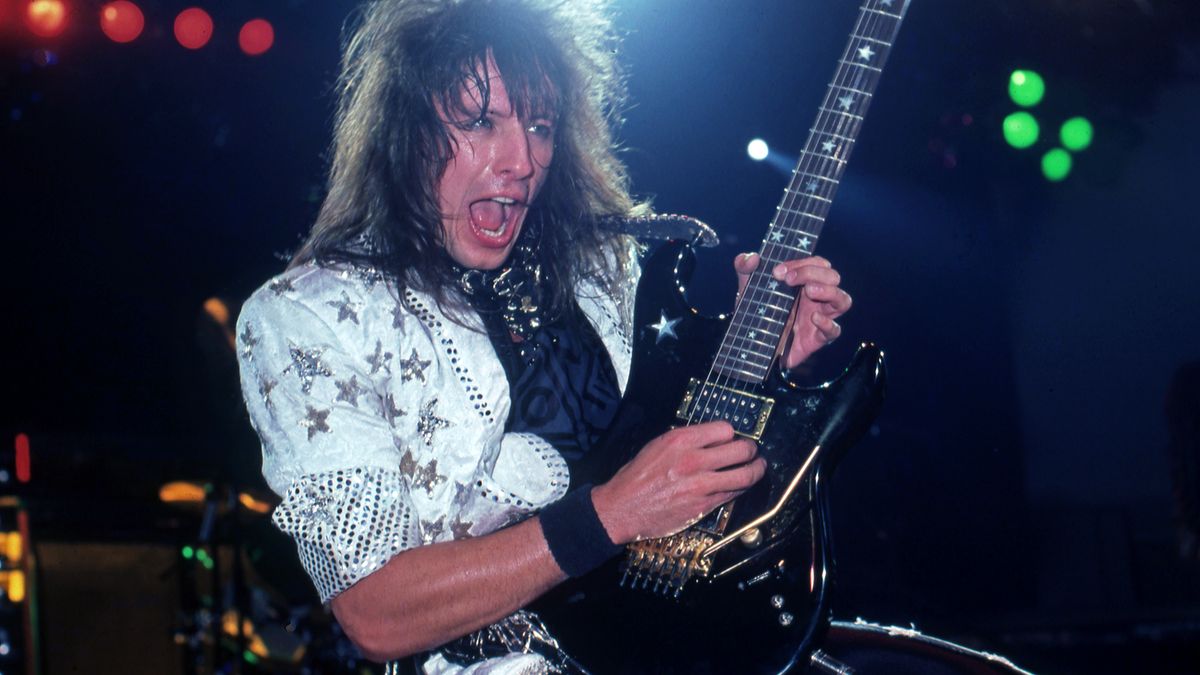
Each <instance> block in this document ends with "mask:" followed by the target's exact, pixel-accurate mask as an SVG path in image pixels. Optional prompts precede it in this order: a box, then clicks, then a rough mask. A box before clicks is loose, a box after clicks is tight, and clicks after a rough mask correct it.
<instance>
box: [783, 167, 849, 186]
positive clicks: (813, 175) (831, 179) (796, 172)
mask: <svg viewBox="0 0 1200 675" xmlns="http://www.w3.org/2000/svg"><path fill="white" fill-rule="evenodd" d="M792 173H793V174H798V175H801V176H808V177H809V178H816V179H817V180H824V181H829V182H830V183H833V184H834V185H837V184H838V180H837V179H836V178H830V177H829V176H822V175H820V174H815V173H809V172H807V171H801V170H799V169H797V170H795V171H793V172H792Z"/></svg>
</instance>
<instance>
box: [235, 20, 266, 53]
mask: <svg viewBox="0 0 1200 675" xmlns="http://www.w3.org/2000/svg"><path fill="white" fill-rule="evenodd" d="M273 44H275V29H274V28H272V27H271V22H270V21H267V20H266V19H251V20H249V21H247V22H246V23H245V25H243V26H242V30H241V31H239V32H238V46H239V47H241V48H242V51H243V52H245V53H246V55H247V56H259V55H261V54H265V53H266V51H267V50H268V49H270V48H271V45H273Z"/></svg>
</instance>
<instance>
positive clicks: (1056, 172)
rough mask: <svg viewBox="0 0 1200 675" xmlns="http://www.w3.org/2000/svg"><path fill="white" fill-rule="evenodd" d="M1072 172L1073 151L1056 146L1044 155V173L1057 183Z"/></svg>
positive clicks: (1047, 178) (1048, 178) (1047, 177)
mask: <svg viewBox="0 0 1200 675" xmlns="http://www.w3.org/2000/svg"><path fill="white" fill-rule="evenodd" d="M1069 173H1071V153H1069V152H1067V151H1066V150H1063V149H1062V148H1055V149H1053V150H1051V151H1050V152H1047V153H1046V154H1044V155H1042V175H1043V176H1045V177H1046V180H1049V181H1053V182H1055V183H1057V182H1058V181H1060V180H1062V179H1064V178H1066V177H1067V174H1069Z"/></svg>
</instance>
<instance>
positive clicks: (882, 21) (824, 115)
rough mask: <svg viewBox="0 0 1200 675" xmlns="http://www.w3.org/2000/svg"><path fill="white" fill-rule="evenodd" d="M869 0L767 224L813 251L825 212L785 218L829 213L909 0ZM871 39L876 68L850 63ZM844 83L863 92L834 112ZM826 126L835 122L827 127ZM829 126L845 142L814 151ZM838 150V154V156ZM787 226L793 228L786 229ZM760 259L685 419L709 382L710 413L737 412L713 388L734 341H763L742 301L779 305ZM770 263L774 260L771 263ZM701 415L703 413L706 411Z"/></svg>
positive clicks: (769, 245)
mask: <svg viewBox="0 0 1200 675" xmlns="http://www.w3.org/2000/svg"><path fill="white" fill-rule="evenodd" d="M873 1H874V0H868V2H865V3H864V4H863V5H862V6H861V7H860V11H859V17H858V20H857V21H856V23H855V26H854V29H853V30H852V31H851V38H850V39H849V40H848V41H847V44H846V47H845V51H844V52H843V54H842V59H841V60H840V61H839V63H838V66H837V68H836V69H835V72H834V77H833V79H832V81H831V82H830V85H829V86H828V88H827V89H828V90H827V91H826V93H825V96H824V97H823V100H822V105H821V106H820V107H819V110H818V114H817V117H816V122H815V123H814V125H813V132H816V133H810V138H809V141H810V142H809V143H806V145H805V152H804V153H803V156H802V158H801V161H800V162H799V163H798V166H797V168H796V170H795V171H794V172H793V176H792V179H791V180H790V181H789V185H788V189H787V190H785V193H784V197H783V199H782V201H781V204H780V210H779V211H777V215H776V218H775V219H774V221H773V222H772V223H771V226H770V227H769V228H768V229H769V230H771V231H783V232H784V233H785V236H786V235H788V234H790V235H792V238H793V239H794V237H795V235H796V234H797V233H800V234H802V235H803V236H805V237H811V241H810V243H809V246H807V247H799V248H800V249H801V250H803V249H805V248H807V250H808V251H812V250H813V249H814V248H815V246H816V243H817V241H818V240H819V237H820V234H821V231H822V229H823V225H824V223H823V218H824V216H825V214H820V217H819V218H814V219H813V220H815V222H816V225H815V226H814V227H810V228H808V229H811V230H812V231H811V232H808V231H806V229H805V228H802V227H799V225H798V224H797V225H794V226H790V225H789V223H790V222H791V221H799V223H803V218H805V216H802V215H801V213H797V211H800V212H802V213H813V214H814V215H818V214H819V212H820V211H822V210H824V211H825V213H826V214H827V213H828V208H829V204H830V202H831V201H832V197H833V194H834V193H835V192H836V190H837V187H838V185H839V183H840V174H841V173H842V172H843V171H844V167H845V164H846V162H848V161H849V156H850V154H851V152H852V150H853V144H854V143H855V142H856V140H857V136H858V133H859V131H860V130H861V125H862V121H863V119H864V118H865V116H866V112H867V109H868V107H869V105H870V102H871V100H872V98H873V95H874V91H875V88H876V86H877V84H878V82H879V78H880V76H881V70H882V66H883V65H884V64H885V62H886V60H887V56H888V51H890V49H891V46H892V43H893V42H894V39H895V36H896V34H897V33H898V30H899V25H900V22H901V21H902V19H903V10H904V8H905V7H906V5H907V0H902V2H903V3H904V4H903V5H902V7H901V12H900V14H899V15H890V16H888V17H885V16H884V15H883V14H877V13H876V12H877V11H878V12H881V11H883V8H879V9H878V10H876V11H870V10H872V9H875V8H873V7H872V6H871V5H872V2H873ZM889 14H890V13H889ZM864 18H865V21H864ZM889 23H890V24H891V25H890V26H889V25H887V24H889ZM881 26H882V29H881ZM889 28H890V30H889ZM880 33H882V34H880ZM863 38H867V40H863ZM872 40H877V41H879V42H880V43H882V44H883V45H884V47H883V48H882V50H881V51H883V53H882V54H880V57H881V58H880V59H879V60H878V61H876V64H878V65H877V66H876V67H877V68H879V69H880V70H878V71H871V70H868V69H866V68H861V67H855V66H853V65H848V64H851V63H853V56H854V52H855V51H857V49H856V48H855V47H854V44H855V42H856V41H857V42H859V43H860V45H862V46H869V45H870V44H871V41H872ZM863 43H865V44H863ZM864 74H865V75H864ZM847 88H850V89H851V90H857V91H858V92H861V93H863V94H864V96H863V98H862V99H861V100H860V101H859V102H858V104H857V105H856V106H853V107H849V106H848V107H847V109H846V110H845V112H846V113H850V114H846V115H843V114H839V113H838V112H836V111H835V108H834V106H833V105H826V104H832V103H834V102H835V101H836V98H837V97H836V96H835V94H836V92H837V91H838V90H841V91H846V90H847ZM834 115H836V116H837V119H836V120H835V121H834V123H833V124H832V125H830V122H829V119H830V117H831V116H834ZM830 126H832V127H833V128H832V129H830V128H828V127H830ZM818 130H820V131H818ZM829 132H831V133H833V134H836V136H839V137H841V138H842V139H843V143H845V146H844V151H843V148H838V149H836V150H835V151H834V153H833V154H830V155H828V156H824V155H821V154H818V153H817V152H815V150H816V145H815V144H816V141H817V133H820V134H821V135H825V136H826V137H828V133H829ZM847 139H848V140H847ZM839 154H840V155H841V157H838V155H839ZM839 159H840V162H839ZM802 169H807V171H803V170H802ZM806 174H807V175H808V177H809V179H810V180H812V174H815V175H817V176H831V175H832V176H834V177H833V178H830V179H829V180H828V181H823V182H828V183H831V186H830V187H828V188H827V189H825V190H822V189H820V188H821V185H820V184H818V186H817V188H818V189H815V190H813V191H811V192H810V191H801V190H798V189H796V188H798V186H799V183H800V182H801V181H802V180H803V179H804V176H805V175H806ZM814 196H815V197H819V198H822V199H826V200H829V201H826V202H825V203H824V204H823V205H819V206H820V208H813V207H814V206H818V202H817V201H816V200H815V199H814ZM806 203H807V205H808V206H809V208H808V209H798V208H796V207H797V206H803V205H805V204H806ZM785 209H787V210H785ZM789 230H794V231H791V232H789ZM777 244H783V242H782V241H781V242H774V241H771V240H770V239H768V240H766V241H764V245H763V250H762V253H761V254H760V259H761V260H762V261H763V262H766V261H767V260H769V259H773V258H774V257H775V256H774V255H771V256H770V257H768V255H767V253H768V249H773V251H772V252H775V251H774V250H777V249H781V248H782V249H787V248H793V249H795V248H796V247H789V246H787V245H777ZM809 255H811V253H809ZM763 262H760V269H758V270H755V273H754V274H752V276H751V278H750V279H749V280H748V283H747V286H746V289H745V292H744V293H743V297H742V298H741V299H739V302H738V305H737V306H736V307H735V310H734V315H733V320H732V321H731V326H730V328H729V330H728V332H727V334H726V338H727V339H726V340H723V341H722V346H721V349H719V350H718V354H717V358H716V359H714V362H713V364H712V366H711V367H710V370H709V374H708V376H707V377H706V378H705V380H704V385H702V387H701V388H700V390H699V391H698V392H697V394H696V396H697V398H696V401H695V403H694V405H693V406H692V410H691V411H690V412H689V415H688V423H689V424H694V423H695V422H696V420H697V419H699V418H700V417H701V414H702V412H703V411H704V410H706V408H704V407H702V406H701V405H700V404H701V402H702V400H703V398H704V397H703V392H704V391H705V390H706V389H708V388H709V387H710V386H711V391H713V394H712V396H713V397H714V398H715V400H716V401H717V402H716V403H715V404H714V405H713V408H715V414H713V416H712V417H711V418H710V419H723V418H728V417H729V416H730V414H731V411H732V413H734V415H733V416H734V417H735V418H736V417H737V415H736V408H737V407H738V405H739V403H738V402H737V401H736V400H727V402H722V401H721V400H720V397H719V396H718V395H717V393H716V391H717V390H716V387H728V386H729V385H730V384H732V381H733V380H735V379H740V378H736V377H733V375H732V374H731V373H730V372H729V371H730V370H731V368H730V367H729V365H730V363H731V362H733V363H737V362H738V361H739V360H740V361H742V362H745V359H746V355H747V352H745V351H743V352H742V353H741V359H735V358H733V357H732V355H731V354H730V353H729V352H731V351H733V350H739V349H740V347H739V346H738V343H739V342H742V343H745V342H747V341H749V342H750V343H751V344H750V346H749V348H748V349H749V350H750V353H753V354H755V355H756V356H757V355H758V352H759V351H760V350H759V349H758V348H759V346H761V345H762V344H763V343H761V341H755V340H754V339H753V337H749V336H747V337H742V335H741V332H742V330H743V329H746V330H755V331H756V333H755V334H757V331H760V330H762V328H761V325H759V324H756V325H755V326H754V327H750V326H746V325H745V317H746V316H747V314H746V312H744V311H739V310H740V308H741V306H742V303H743V302H747V303H749V305H748V306H754V305H755V304H758V303H762V304H765V305H767V306H769V307H772V308H774V309H775V310H779V309H782V308H779V307H777V306H776V305H773V304H771V302H770V299H771V298H770V295H771V294H774V293H775V291H774V290H773V289H772V290H765V289H763V288H762V283H761V281H762V278H763V277H764V276H767V270H768V269H770V268H769V267H766V266H764V265H763ZM770 264H771V265H772V266H773V264H774V263H770ZM755 276H758V277H759V278H758V279H755ZM755 282H759V283H755ZM764 294H767V297H766V301H765V302H764V300H763V298H762V296H763V295H764ZM797 300H798V295H797V296H796V297H794V298H793V299H792V300H791V301H790V302H791V303H792V304H794V303H795V302H796V301H797ZM789 309H790V308H789ZM789 315H790V311H789ZM783 319H784V322H785V324H786V320H787V317H786V316H785V317H783ZM756 321H757V320H756ZM788 328H790V326H788V325H785V326H784V328H783V332H782V334H781V335H779V336H778V339H779V340H786V338H787V335H786V334H787V330H788ZM747 335H749V334H747ZM777 347H778V342H777V343H776V346H775V348H773V349H772V351H771V354H770V355H769V356H763V357H762V358H765V359H767V365H766V366H760V368H761V369H762V370H764V371H767V372H769V367H770V364H771V363H773V361H774V358H775V351H776V350H777ZM756 365H757V364H756ZM719 366H724V367H722V368H720V370H717V369H718V367H719ZM714 370H717V372H718V377H717V378H716V379H715V380H714V378H713V377H712V374H713V371H714ZM705 416H707V414H706V415H705Z"/></svg>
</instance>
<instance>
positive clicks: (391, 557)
mask: <svg viewBox="0 0 1200 675" xmlns="http://www.w3.org/2000/svg"><path fill="white" fill-rule="evenodd" d="M614 46H615V40H614V39H613V37H612V32H611V26H610V23H609V21H608V19H607V17H606V16H605V14H604V12H603V8H602V7H600V6H599V5H598V4H597V3H592V2H580V1H579V0H437V1H434V0H380V1H379V2H375V3H373V4H370V5H368V6H367V7H365V8H364V11H363V13H362V15H361V17H360V19H359V21H358V23H357V25H356V28H355V29H354V30H353V31H352V34H351V37H350V39H349V40H348V42H347V44H346V48H345V54H344V59H343V64H342V76H341V80H340V83H339V85H340V86H339V96H340V99H339V100H340V105H339V109H338V115H337V121H336V135H335V139H334V143H333V159H332V167H331V170H330V179H329V186H328V194H327V197H326V199H325V201H324V204H323V206H322V208H321V211H320V215H319V216H318V219H317V222H316V224H315V226H314V227H313V229H312V232H311V234H310V235H309V237H308V240H307V241H306V242H305V244H304V246H303V247H302V248H301V250H300V251H299V253H298V254H297V255H296V257H295V259H294V260H293V261H292V264H291V265H290V267H289V268H288V269H287V270H286V271H285V272H284V273H283V274H281V275H280V276H278V277H276V278H274V279H273V280H271V281H269V282H268V283H267V284H266V285H264V286H263V287H262V288H261V289H259V290H258V291H257V292H256V293H255V294H254V295H253V296H252V297H251V298H250V299H249V300H248V301H247V303H246V305H245V307H244V308H243V311H242V315H241V317H240V319H239V322H238V324H239V325H238V353H239V359H240V362H241V372H242V387H243V393H244V395H245V398H246V404H247V407H248V409H249V411H250V416H251V420H252V422H253V423H254V426H255V428H256V430H257V431H258V433H259V435H260V437H261V439H262V443H263V473H264V475H265V476H266V478H267V480H268V482H269V483H270V485H271V487H272V488H273V489H274V490H275V491H276V492H277V493H279V494H280V496H281V497H282V498H283V501H282V503H281V504H280V506H279V508H278V509H277V510H276V513H275V522H276V523H277V524H278V525H279V526H280V527H281V529H283V530H284V531H285V532H287V533H288V534H290V535H291V536H293V537H294V538H295V540H296V543H297V548H298V551H299V555H300V558H301V561H302V562H303V564H304V566H305V569H306V570H307V571H308V572H309V574H310V576H312V578H313V581H314V583H315V584H316V587H317V589H318V591H319V593H320V595H321V599H322V601H325V602H330V603H331V605H332V608H333V611H334V613H335V615H336V616H337V618H338V620H339V622H340V623H341V624H342V626H343V627H344V629H345V630H346V632H347V634H348V635H349V636H350V637H351V639H352V640H353V641H354V642H355V643H356V644H357V645H358V646H359V647H360V649H361V650H362V651H363V653H364V654H365V655H366V656H367V657H368V658H371V659H375V660H380V661H387V660H392V659H398V658H401V657H404V656H406V655H410V654H419V653H422V652H425V651H428V650H436V651H433V652H432V653H431V654H430V655H429V656H428V657H425V658H423V659H422V667H423V668H424V669H425V670H426V671H427V672H439V673H444V672H457V671H458V670H459V669H462V668H466V669H471V672H535V671H537V670H538V669H541V670H542V671H545V670H555V669H562V668H565V667H566V665H565V664H566V663H567V661H566V658H565V656H563V655H562V654H561V653H559V652H557V651H556V650H555V648H554V644H553V638H552V636H549V635H546V634H545V631H544V629H543V627H541V626H540V625H539V624H538V622H537V620H536V617H534V616H532V615H531V614H530V613H528V612H526V611H524V610H522V608H523V607H525V606H526V605H527V604H528V603H530V602H531V601H532V600H534V599H535V598H537V597H538V596H539V595H541V594H542V593H544V592H546V591H547V590H549V589H550V588H551V587H553V586H554V585H556V584H558V583H560V582H561V581H563V580H564V579H566V578H568V577H569V576H573V575H578V574H583V573H585V572H586V571H588V570H590V569H592V568H594V567H596V566H598V565H599V564H601V563H603V562H604V561H605V560H607V559H608V558H610V557H611V556H613V555H615V554H616V553H617V552H618V551H619V550H621V547H622V545H624V544H625V543H627V542H630V541H633V540H635V539H638V538H645V537H658V536H664V535H667V534H670V533H673V532H677V531H679V530H681V529H682V528H684V527H686V526H687V525H688V524H690V523H692V522H695V520H696V519H697V517H698V514H704V513H707V512H708V511H710V510H712V509H713V508H715V507H716V506H718V505H719V504H721V503H723V502H725V501H728V500H729V499H731V498H732V497H734V496H736V495H737V494H740V493H741V492H742V491H744V490H745V489H747V488H748V487H750V486H751V485H752V484H754V483H755V482H756V481H757V480H758V479H759V478H761V477H762V475H763V472H764V470H765V467H764V461H763V460H762V459H761V458H758V457H756V448H755V446H754V444H753V443H751V442H750V441H748V440H744V439H739V438H737V437H735V435H734V433H733V430H732V428H731V427H730V426H729V425H728V424H726V423H723V422H719V423H718V422H712V423H706V424H700V425H696V426H691V427H685V428H681V429H677V430H674V431H670V432H668V433H666V434H663V435H662V436H660V437H658V438H657V439H655V440H653V441H652V442H650V443H649V444H647V445H646V446H645V447H644V448H643V449H642V450H641V451H640V452H639V453H638V454H637V456H636V457H635V458H634V459H633V460H632V461H630V462H629V463H628V464H627V465H626V466H625V467H624V468H622V469H621V470H620V471H619V472H618V473H617V474H616V475H615V476H614V477H613V478H612V479H611V480H609V481H608V482H606V483H604V484H602V485H597V486H595V487H591V486H581V487H579V488H577V489H575V490H572V491H571V492H570V493H569V494H568V493H567V488H568V484H569V471H570V468H569V467H570V465H571V463H572V462H573V461H575V460H576V459H579V458H580V457H583V456H584V455H586V454H587V453H588V452H589V451H590V450H592V446H593V445H594V444H595V443H596V441H597V438H598V437H599V435H600V434H601V433H602V432H603V430H604V429H605V427H606V426H607V425H608V424H609V423H610V422H611V421H612V419H613V415H614V413H615V409H616V406H617V403H618V402H619V400H620V396H621V393H622V391H623V388H624V387H625V383H626V381H627V379H628V377H629V366H630V358H631V355H630V349H631V346H630V336H631V334H632V328H631V325H630V324H631V321H632V317H631V314H632V293H633V290H634V288H635V286H636V283H637V279H638V267H637V262H636V257H635V248H634V246H633V243H632V241H631V240H630V239H629V237H627V236H626V235H623V234H619V233H618V232H617V231H616V230H614V229H612V228H611V227H608V226H606V225H605V223H607V222H611V220H612V219H613V218H614V217H629V216H636V215H642V214H645V213H646V212H647V211H648V209H647V207H646V206H645V205H643V204H639V203H637V202H636V201H635V200H634V199H633V198H632V197H631V196H630V194H629V187H628V177H627V175H626V171H625V167H624V166H623V165H622V164H621V162H620V161H619V160H618V159H617V158H616V156H615V154H614V140H613V131H612V127H613V126H614V123H615V122H616V121H617V119H618V115H619V111H620V106H621V104H622V102H623V94H624V90H623V83H622V80H621V76H620V72H619V70H618V68H617V65H616V62H615V60H614V56H613V51H614ZM757 263H758V261H757V259H756V258H755V257H754V256H742V257H739V259H738V260H737V261H735V267H736V268H737V271H738V273H739V275H740V276H741V277H742V280H743V283H744V280H745V278H746V277H747V276H748V275H749V273H750V272H751V271H752V270H753V269H754V267H755V266H756V265H757ZM773 274H775V276H776V277H777V278H778V279H780V280H781V281H782V282H784V283H786V284H789V285H791V286H794V287H798V286H804V290H803V292H802V296H801V302H800V303H799V304H798V310H797V312H796V318H795V324H794V327H793V332H792V339H791V342H790V346H789V348H788V350H787V352H786V354H784V355H783V359H784V361H785V363H786V364H787V365H795V364H797V363H799V362H800V361H801V360H803V359H804V358H806V357H807V356H808V355H809V354H811V353H812V352H814V351H816V350H817V349H819V348H820V347H821V346H823V345H825V344H826V343H828V342H830V341H832V340H833V339H835V338H836V337H837V335H838V334H839V333H840V331H841V328H840V327H839V326H838V325H837V323H836V321H835V319H836V318H837V317H838V316H839V315H840V314H842V313H843V312H845V311H846V310H847V309H848V308H849V305H850V298H849V296H848V295H846V293H845V292H844V291H842V290H841V289H840V288H839V285H838V284H839V277H838V275H837V272H836V271H834V270H833V269H832V268H831V267H830V266H829V263H828V262H827V261H824V260H822V259H820V258H808V259H805V260H798V261H793V262H789V263H785V264H782V265H779V266H778V267H777V268H776V269H775V270H773ZM700 449H703V450H704V452H697V451H698V450H700ZM534 514H536V516H535V515H534ZM473 632H474V634H473V635H471V638H470V639H460V638H462V637H463V636H467V635H469V634H472V633H473ZM514 636H516V637H515V638H514ZM531 645H532V646H531ZM531 668H532V670H526V669H531Z"/></svg>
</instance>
